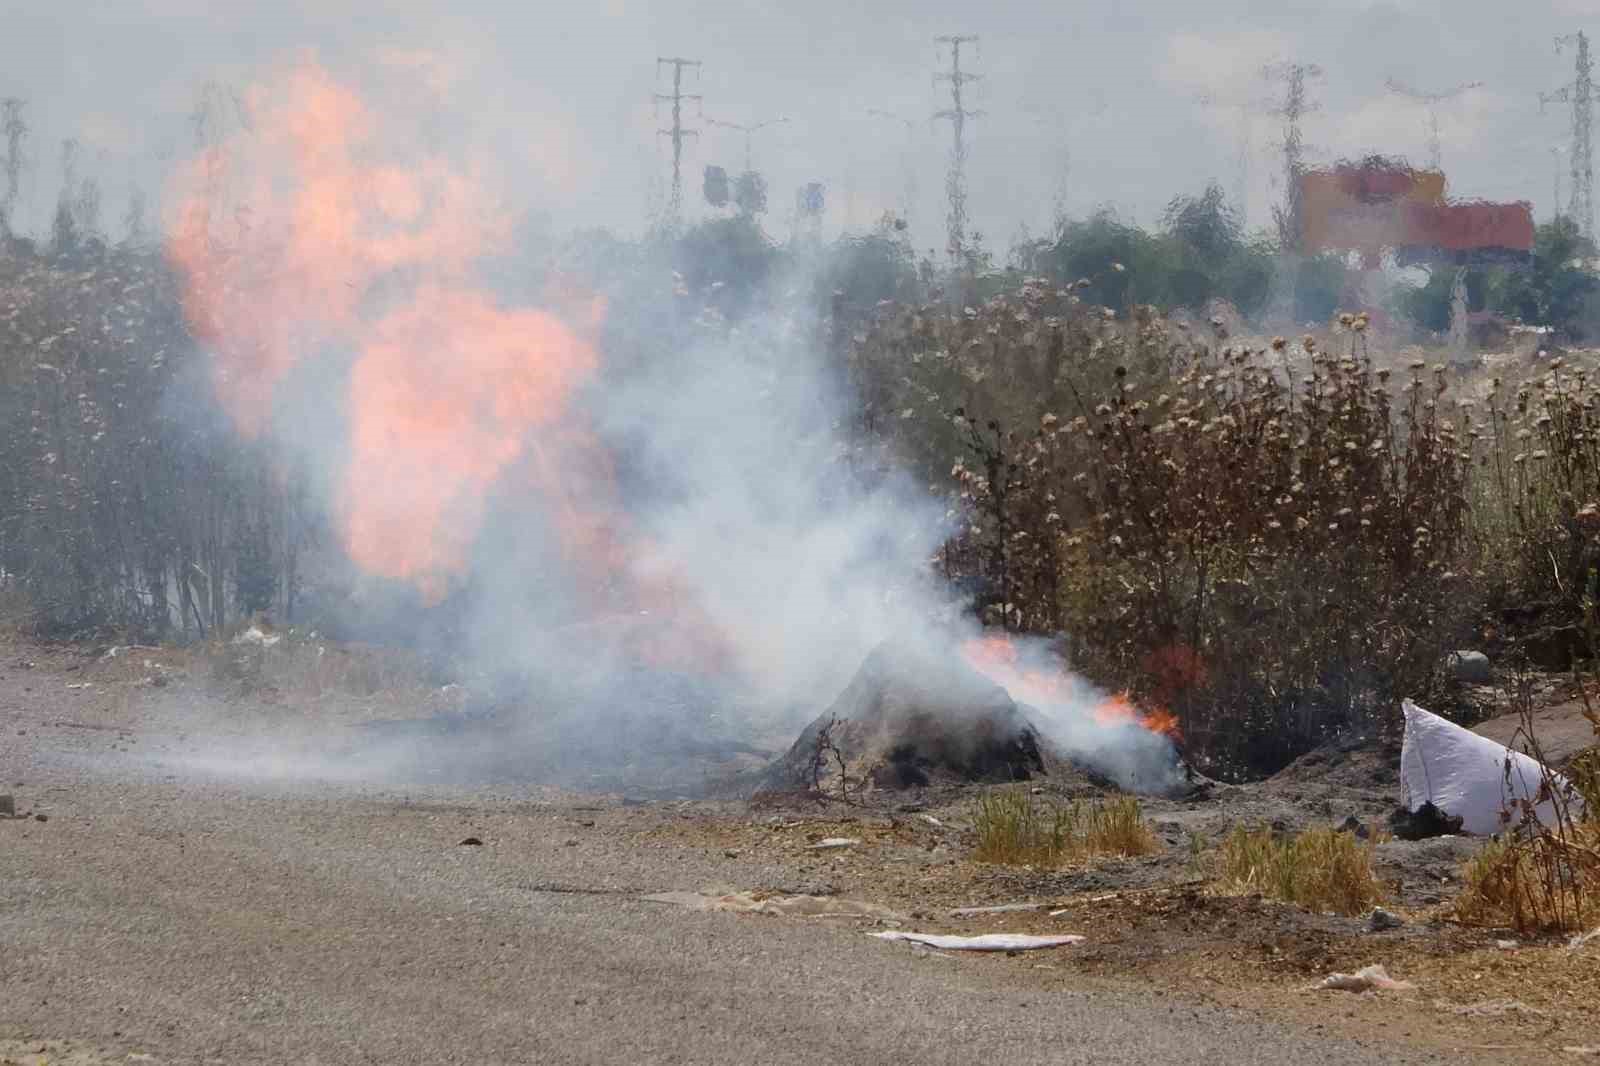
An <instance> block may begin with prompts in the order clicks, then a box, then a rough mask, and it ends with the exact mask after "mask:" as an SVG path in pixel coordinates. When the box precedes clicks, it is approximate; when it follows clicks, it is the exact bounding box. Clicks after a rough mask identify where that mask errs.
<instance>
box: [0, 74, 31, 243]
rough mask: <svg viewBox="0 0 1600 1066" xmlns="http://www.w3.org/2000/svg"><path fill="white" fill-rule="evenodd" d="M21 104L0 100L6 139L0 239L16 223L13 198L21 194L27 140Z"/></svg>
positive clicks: (0, 119)
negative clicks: (4, 187)
mask: <svg viewBox="0 0 1600 1066" xmlns="http://www.w3.org/2000/svg"><path fill="white" fill-rule="evenodd" d="M22 108H23V102H22V101H21V100H18V99H17V98H16V97H11V98H9V99H6V100H0V133H3V134H4V135H5V139H6V189H5V192H4V193H3V194H0V237H10V236H11V235H12V234H13V233H14V232H15V230H14V226H15V223H16V211H17V198H18V196H20V195H21V192H22V166H23V151H24V149H23V143H24V142H25V141H26V140H27V138H28V121H27V119H25V118H23V117H22Z"/></svg>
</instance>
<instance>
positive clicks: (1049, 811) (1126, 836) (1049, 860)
mask: <svg viewBox="0 0 1600 1066" xmlns="http://www.w3.org/2000/svg"><path fill="white" fill-rule="evenodd" d="M973 825H974V829H975V830H976V832H977V835H978V847H977V850H976V851H975V852H974V857H975V858H976V859H978V860H979V861H980V862H997V863H1007V864H1012V865H1032V866H1059V865H1061V864H1063V863H1066V862H1081V861H1083V860H1085V859H1089V858H1094V857H1097V856H1104V855H1115V856H1126V855H1147V854H1149V853H1150V852H1152V851H1154V850H1156V840H1155V836H1154V834H1152V833H1151V832H1150V828H1149V827H1148V826H1147V825H1145V823H1144V818H1143V814H1142V811H1141V808H1140V806H1139V801H1138V800H1136V799H1134V798H1133V797H1132V796H1124V797H1120V798H1117V799H1112V800H1104V801H1095V802H1091V803H1082V802H1075V803H1072V804H1069V805H1067V806H1065V807H1063V806H1057V805H1054V804H1048V803H1040V802H1036V801H1035V800H1034V797H1033V795H1032V794H1031V793H1029V792H1024V791H1020V790H1005V791H998V792H990V793H989V794H987V795H985V796H983V797H982V798H981V799H979V800H978V806H977V813H976V815H975V816H974V819H973Z"/></svg>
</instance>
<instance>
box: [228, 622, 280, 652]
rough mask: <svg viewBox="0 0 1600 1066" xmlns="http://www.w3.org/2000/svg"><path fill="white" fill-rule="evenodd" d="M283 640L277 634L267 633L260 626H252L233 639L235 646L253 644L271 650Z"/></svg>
mask: <svg viewBox="0 0 1600 1066" xmlns="http://www.w3.org/2000/svg"><path fill="white" fill-rule="evenodd" d="M282 639H283V638H282V637H281V636H279V635H278V634H276V633H267V632H266V631H264V630H263V629H262V628H261V627H260V626H251V627H250V628H249V629H247V630H245V631H244V632H243V633H240V634H239V635H238V636H236V637H234V638H233V642H234V643H235V644H253V645H255V646H256V647H259V648H270V647H272V646H273V645H274V644H276V643H278V641H280V640H282Z"/></svg>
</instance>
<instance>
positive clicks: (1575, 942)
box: [1567, 928, 1600, 951]
mask: <svg viewBox="0 0 1600 1066" xmlns="http://www.w3.org/2000/svg"><path fill="white" fill-rule="evenodd" d="M1591 940H1600V928H1596V929H1591V930H1589V931H1588V932H1587V933H1579V934H1578V935H1577V936H1575V937H1573V938H1572V939H1571V940H1569V941H1567V950H1568V951H1577V950H1578V949H1579V948H1581V947H1583V946H1584V945H1585V944H1587V943H1589V942H1590V941H1591Z"/></svg>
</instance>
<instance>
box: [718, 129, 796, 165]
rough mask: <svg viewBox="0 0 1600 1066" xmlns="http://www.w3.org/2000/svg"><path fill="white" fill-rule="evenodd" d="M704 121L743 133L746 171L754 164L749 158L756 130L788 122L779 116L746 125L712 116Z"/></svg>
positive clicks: (750, 157)
mask: <svg viewBox="0 0 1600 1066" xmlns="http://www.w3.org/2000/svg"><path fill="white" fill-rule="evenodd" d="M705 121H706V125H707V126H720V127H721V128H722V129H725V130H737V131H738V132H739V133H742V134H744V169H745V170H746V172H748V171H752V170H754V169H755V166H754V165H753V164H752V163H751V159H752V158H753V157H752V154H751V150H750V140H751V138H752V137H754V136H755V134H756V133H757V132H758V131H760V130H764V129H766V128H767V127H768V126H780V125H782V124H783V123H785V122H788V121H789V119H788V118H787V117H781V116H780V117H779V118H769V119H767V120H766V121H765V122H755V123H752V124H750V125H748V126H741V125H740V124H739V123H737V122H721V121H719V120H717V119H714V118H708V119H706V120H705Z"/></svg>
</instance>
